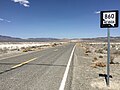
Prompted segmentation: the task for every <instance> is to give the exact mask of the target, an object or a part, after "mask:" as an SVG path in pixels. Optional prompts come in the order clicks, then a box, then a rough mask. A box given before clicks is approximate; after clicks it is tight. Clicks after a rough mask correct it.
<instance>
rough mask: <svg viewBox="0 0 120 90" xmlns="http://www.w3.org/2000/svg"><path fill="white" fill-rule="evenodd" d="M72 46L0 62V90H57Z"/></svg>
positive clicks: (50, 49)
mask: <svg viewBox="0 0 120 90" xmlns="http://www.w3.org/2000/svg"><path fill="white" fill-rule="evenodd" d="M74 45H75V44H73V43H70V44H67V45H64V46H58V47H55V48H49V49H46V50H43V51H38V52H33V53H29V54H25V55H20V56H16V57H11V58H6V59H2V60H0V90H59V88H60V85H61V81H62V79H63V76H64V73H65V70H66V67H67V64H68V61H69V59H70V55H71V52H72V50H73V47H74Z"/></svg>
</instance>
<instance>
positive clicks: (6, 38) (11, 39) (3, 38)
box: [0, 35, 120, 42]
mask: <svg viewBox="0 0 120 90" xmlns="http://www.w3.org/2000/svg"><path fill="white" fill-rule="evenodd" d="M73 40H78V41H79V40H80V41H81V40H82V41H91V42H99V41H103V42H107V37H97V38H76V39H67V38H64V39H57V38H28V39H22V38H16V37H10V36H3V35H0V42H59V41H73ZM110 41H112V42H120V37H111V38H110Z"/></svg>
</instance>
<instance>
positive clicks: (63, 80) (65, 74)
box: [59, 45, 76, 90]
mask: <svg viewBox="0 0 120 90" xmlns="http://www.w3.org/2000/svg"><path fill="white" fill-rule="evenodd" d="M75 47H76V45H75V46H74V47H73V50H72V52H71V55H70V58H69V61H68V64H67V67H66V70H65V72H64V76H63V79H62V81H61V84H60V87H59V90H64V88H65V83H66V80H67V76H68V72H69V68H70V63H71V61H72V57H73V53H74V51H75Z"/></svg>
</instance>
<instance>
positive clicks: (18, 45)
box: [0, 42, 50, 50]
mask: <svg viewBox="0 0 120 90" xmlns="http://www.w3.org/2000/svg"><path fill="white" fill-rule="evenodd" d="M43 45H50V43H46V42H21V43H19V42H18V43H0V49H9V50H11V49H21V48H22V47H25V48H26V47H32V46H43Z"/></svg>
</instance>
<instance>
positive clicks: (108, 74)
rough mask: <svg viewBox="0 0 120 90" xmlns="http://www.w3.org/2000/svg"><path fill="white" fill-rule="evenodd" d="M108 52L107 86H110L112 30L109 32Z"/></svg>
mask: <svg viewBox="0 0 120 90" xmlns="http://www.w3.org/2000/svg"><path fill="white" fill-rule="evenodd" d="M107 39H108V51H107V82H106V83H107V86H109V81H110V80H109V78H110V29H109V28H108V30H107Z"/></svg>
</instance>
